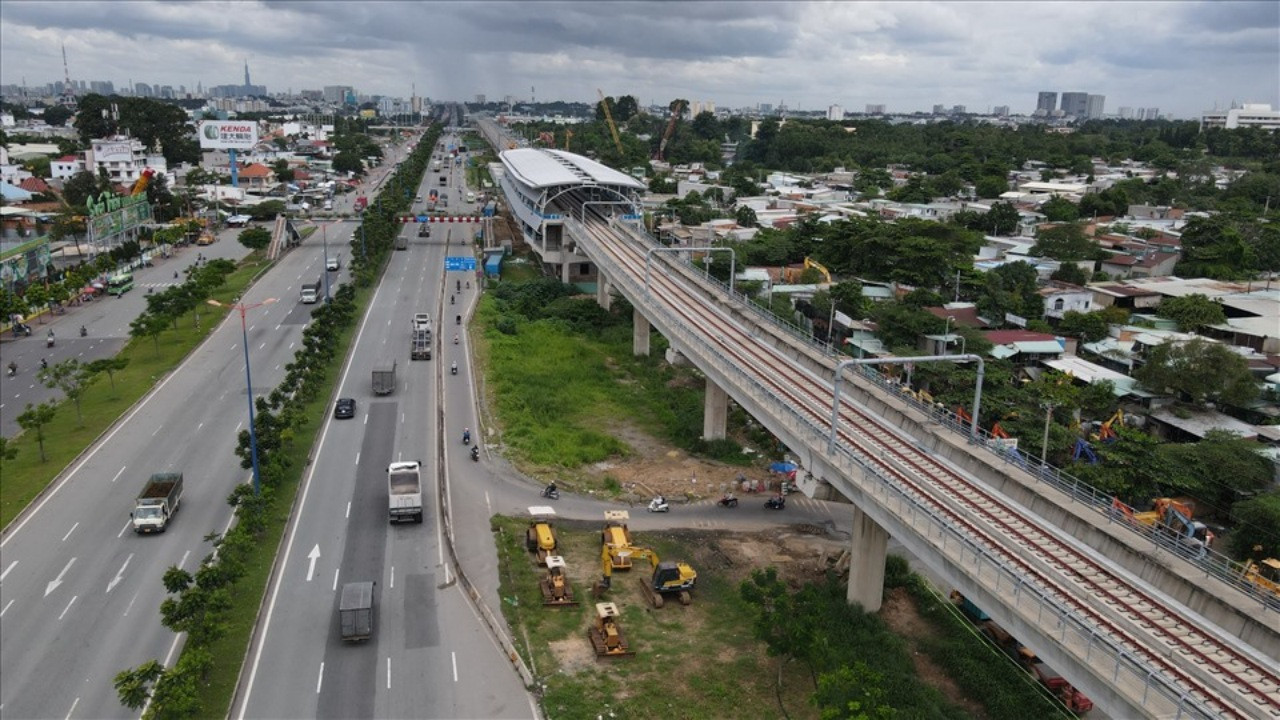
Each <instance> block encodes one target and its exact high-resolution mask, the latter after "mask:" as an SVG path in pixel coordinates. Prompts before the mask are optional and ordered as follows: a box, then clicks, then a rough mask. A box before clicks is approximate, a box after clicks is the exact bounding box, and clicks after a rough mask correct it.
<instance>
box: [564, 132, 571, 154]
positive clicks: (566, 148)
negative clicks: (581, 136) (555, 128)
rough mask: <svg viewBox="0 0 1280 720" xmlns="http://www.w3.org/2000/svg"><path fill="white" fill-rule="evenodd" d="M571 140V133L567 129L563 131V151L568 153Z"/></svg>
mask: <svg viewBox="0 0 1280 720" xmlns="http://www.w3.org/2000/svg"><path fill="white" fill-rule="evenodd" d="M571 140H573V131H572V130H570V129H569V128H565V129H564V151H565V152H569V141H571Z"/></svg>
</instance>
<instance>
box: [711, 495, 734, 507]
mask: <svg viewBox="0 0 1280 720" xmlns="http://www.w3.org/2000/svg"><path fill="white" fill-rule="evenodd" d="M716 504H717V505H719V506H720V507H727V508H736V507H738V498H736V497H734V496H732V495H725V496H724V497H722V498H720V500H719V501H718V502H716Z"/></svg>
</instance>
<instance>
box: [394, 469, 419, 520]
mask: <svg viewBox="0 0 1280 720" xmlns="http://www.w3.org/2000/svg"><path fill="white" fill-rule="evenodd" d="M387 504H388V509H389V510H390V515H391V522H393V523H394V522H400V521H402V520H412V521H414V522H416V523H420V522H422V463H420V462H417V461H416V460H414V461H407V462H394V463H391V465H390V466H389V467H387Z"/></svg>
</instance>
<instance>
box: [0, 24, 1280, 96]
mask: <svg viewBox="0 0 1280 720" xmlns="http://www.w3.org/2000/svg"><path fill="white" fill-rule="evenodd" d="M63 42H65V43H66V48H67V60H68V63H69V66H70V73H71V77H72V78H73V79H75V80H110V81H112V82H114V83H115V86H116V88H122V87H127V86H128V83H129V82H130V81H134V82H147V83H150V84H153V85H172V86H174V87H175V88H177V87H178V86H179V85H185V86H187V88H189V89H194V88H195V86H196V83H197V82H202V83H204V85H205V87H208V86H211V85H221V84H240V83H242V82H243V74H244V62H245V61H246V60H247V61H248V63H249V69H250V71H251V73H252V80H253V83H254V84H257V85H266V86H267V89H268V91H270V92H280V91H285V90H288V89H292V90H294V91H295V92H296V91H298V90H300V89H304V88H305V89H319V88H320V87H321V86H323V85H351V86H353V87H355V88H356V91H357V92H358V93H361V94H386V95H396V96H401V97H408V96H409V95H410V94H411V93H412V89H413V85H414V84H415V83H416V86H417V92H418V94H419V95H424V96H427V97H430V98H432V99H458V100H470V99H472V98H474V96H475V95H476V94H478V93H483V94H485V95H486V96H487V97H488V98H490V99H494V98H498V99H500V98H502V97H504V96H507V95H511V96H513V97H515V98H519V99H528V98H529V97H530V95H531V94H533V95H534V96H535V97H536V98H537V99H563V100H580V101H594V100H595V97H596V88H602V89H603V90H604V92H605V94H606V95H623V94H631V95H635V96H636V97H637V98H638V99H639V100H640V101H641V102H642V103H649V102H650V101H653V102H658V103H662V104H665V103H667V102H669V101H670V100H671V99H673V98H676V97H683V98H686V99H689V100H709V101H712V102H714V103H715V104H716V105H717V106H719V107H725V106H729V107H742V106H754V105H756V104H758V103H762V102H764V103H772V104H774V105H777V104H778V103H780V102H785V103H786V105H788V106H789V107H792V108H800V109H819V108H826V107H827V106H828V105H832V104H838V105H841V106H843V107H844V108H845V109H846V110H850V111H861V110H863V108H864V106H865V105H866V104H868V103H876V104H884V105H885V106H887V109H888V110H889V111H890V112H892V111H913V110H928V109H931V108H932V107H933V105H934V104H935V103H941V104H944V105H946V106H948V107H950V106H952V105H965V106H967V108H968V109H969V110H970V111H986V110H987V109H989V108H990V107H991V106H994V105H1009V106H1010V108H1011V109H1012V111H1013V112H1015V113H1017V112H1030V111H1032V110H1033V109H1034V108H1035V100H1036V92H1037V91H1040V90H1053V91H1057V92H1063V91H1080V92H1088V93H1097V94H1102V95H1105V96H1106V111H1107V112H1108V113H1114V112H1116V110H1117V109H1118V108H1119V107H1121V106H1131V107H1159V108H1160V109H1161V112H1162V113H1167V114H1173V115H1175V116H1177V117H1184V118H1190V117H1197V116H1198V115H1199V113H1200V111H1202V110H1205V109H1208V108H1212V107H1214V106H1215V104H1216V105H1217V106H1226V105H1227V104H1229V103H1230V102H1232V101H1233V100H1235V101H1239V102H1263V103H1271V104H1272V105H1273V106H1276V107H1278V108H1280V3H1277V2H1274V1H1273V0H1256V1H1248V2H1230V1H1223V2H1184V1H1179V2H1170V3H1160V2H1133V3H1129V2H993V3H976V2H975V3H963V2H886V3H862V2H857V3H855V2H837V3H806V2H774V3H750V2H635V3H632V2H607V1H597V2H566V3H557V2H429V3H416V2H408V1H404V2H340V1H336V0H329V1H322V2H294V1H288V2H285V1H283V0H275V1H266V2H248V1H246V2H229V3H223V2H198V3H178V2H163V3H151V2H47V1H46V2H24V1H22V0H4V1H3V2H0V83H4V84H9V83H13V84H20V83H22V82H24V80H25V82H26V83H28V84H43V83H48V82H54V81H57V80H60V79H62V77H63V72H62V57H61V53H60V43H63ZM531 88H532V89H531Z"/></svg>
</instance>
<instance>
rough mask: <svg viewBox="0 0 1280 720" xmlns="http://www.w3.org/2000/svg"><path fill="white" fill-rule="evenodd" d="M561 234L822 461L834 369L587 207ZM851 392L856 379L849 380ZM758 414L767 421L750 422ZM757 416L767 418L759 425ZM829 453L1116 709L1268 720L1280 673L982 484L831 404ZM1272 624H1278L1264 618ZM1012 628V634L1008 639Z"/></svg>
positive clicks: (897, 526) (1277, 700)
mask: <svg viewBox="0 0 1280 720" xmlns="http://www.w3.org/2000/svg"><path fill="white" fill-rule="evenodd" d="M566 214H567V215H568V216H569V217H570V218H582V221H578V220H575V219H570V220H567V221H566V225H567V227H568V228H569V230H570V234H571V236H572V237H573V238H574V239H575V240H577V242H578V243H579V245H580V246H581V248H582V250H584V251H585V252H586V253H587V254H588V255H589V256H590V257H591V258H592V259H593V261H595V262H596V264H597V266H598V267H599V268H600V270H601V271H602V272H603V273H604V274H605V275H606V276H607V277H608V279H609V282H610V283H611V284H612V285H613V286H615V287H617V288H618V289H619V290H620V291H621V292H622V293H623V295H624V296H626V297H627V298H628V300H630V301H631V302H632V304H633V305H634V306H635V307H636V308H637V310H638V311H639V312H641V313H642V314H643V315H644V316H645V317H646V318H647V319H649V321H650V322H651V323H652V324H653V325H654V326H656V327H658V328H659V330H661V331H662V332H663V334H664V336H666V337H667V338H668V340H669V341H670V342H671V344H672V347H673V348H676V349H677V350H680V351H681V352H683V353H684V354H686V355H688V356H689V357H690V358H691V359H692V360H694V361H695V362H696V363H697V364H698V365H699V367H701V368H702V369H703V370H704V371H707V374H708V377H709V379H714V380H716V381H717V382H719V383H722V387H723V389H724V390H725V391H727V392H728V393H729V394H730V395H731V396H732V397H734V399H735V400H736V401H737V402H739V404H740V405H742V406H743V407H744V408H746V409H747V410H748V411H749V412H753V414H756V416H757V419H760V420H761V421H762V422H764V423H765V424H766V425H767V426H770V429H772V430H775V431H777V430H779V429H781V430H783V432H784V434H785V435H790V436H792V437H789V438H787V439H788V440H796V441H798V442H801V443H803V444H805V445H806V446H807V447H808V448H809V450H810V452H811V454H814V455H826V453H825V449H826V440H827V437H828V434H829V432H830V429H831V415H832V405H833V389H832V387H833V380H834V363H831V364H830V366H829V367H827V368H826V370H827V372H826V373H820V372H814V371H813V370H812V369H811V368H809V367H805V366H802V365H800V364H798V363H796V362H795V361H794V359H793V358H792V357H790V356H788V355H787V354H786V353H784V352H783V351H782V350H781V349H780V348H779V347H778V346H777V345H775V344H773V343H772V342H769V341H767V339H766V336H767V335H768V334H767V333H761V332H759V331H758V330H757V329H755V328H752V327H747V326H745V325H744V324H743V323H742V322H740V321H739V320H738V319H737V318H735V317H733V315H732V314H731V313H729V312H727V311H726V310H725V309H724V306H723V303H724V299H723V298H718V297H715V295H714V293H713V292H712V291H711V290H710V289H709V288H708V287H706V286H704V285H703V284H702V283H700V282H699V279H698V276H697V274H696V273H694V272H693V271H692V270H691V269H690V268H689V267H688V266H687V265H685V264H683V263H680V262H678V261H673V260H671V259H669V258H668V257H667V256H666V255H661V254H655V255H653V256H652V257H651V258H649V260H648V261H649V262H651V263H652V265H653V266H654V267H655V271H654V272H652V273H651V274H650V281H649V287H648V289H646V288H645V285H644V283H645V276H646V272H645V270H646V267H645V266H646V253H647V252H648V250H650V249H651V248H653V247H656V245H648V246H646V245H645V244H644V243H642V242H640V241H639V240H638V239H637V238H636V237H635V236H634V235H633V234H632V233H627V232H620V231H618V230H615V229H614V228H612V227H611V226H610V225H609V223H608V222H607V221H606V220H605V219H604V218H602V217H600V216H599V215H598V213H597V212H595V211H593V210H591V209H590V208H583V207H581V206H579V207H573V206H572V205H571V206H570V207H569V208H568V212H567V213H566ZM853 382H855V383H856V382H858V380H857V379H856V378H855V379H854V380H853ZM761 415H764V416H765V417H761ZM769 415H772V417H771V418H770V417H769ZM838 416H839V418H840V420H839V422H838V423H837V429H838V432H837V438H838V442H837V448H836V452H835V453H834V454H833V455H831V456H828V457H825V458H824V461H825V462H826V463H827V464H829V465H830V466H831V467H832V468H833V469H836V470H838V471H839V472H840V474H841V475H843V479H842V480H841V483H842V484H840V483H837V487H838V488H840V489H841V490H842V492H844V493H846V494H847V495H848V496H849V497H850V498H851V499H853V500H854V501H855V502H856V503H858V504H859V505H860V506H865V505H866V504H867V503H868V502H872V503H876V504H878V507H876V508H874V509H873V508H870V507H866V508H865V509H866V511H867V512H868V514H869V515H871V516H873V517H875V518H876V519H877V521H878V522H880V521H881V520H883V522H882V525H883V526H884V527H885V528H886V529H887V530H889V531H890V532H892V533H893V534H895V535H900V534H903V533H913V534H915V535H916V537H915V538H913V539H914V540H915V541H917V542H923V543H926V544H928V545H930V546H932V547H933V549H934V551H936V552H937V553H938V554H939V556H945V557H947V558H949V562H952V563H954V564H956V565H957V566H958V567H962V568H964V570H963V572H965V573H966V574H969V575H970V577H971V578H972V579H973V580H975V581H977V582H978V583H981V584H983V585H986V586H989V595H988V596H989V597H992V598H993V599H996V600H998V602H999V603H1000V604H1001V605H1002V607H998V608H993V609H988V612H992V614H994V615H996V616H997V618H999V619H1001V620H1004V619H1005V617H1002V616H1001V615H1002V613H1003V615H1004V616H1006V617H1011V619H1012V624H1013V625H1014V627H1018V626H1019V625H1020V624H1021V625H1025V626H1029V627H1034V628H1036V631H1037V632H1038V634H1039V637H1041V638H1043V639H1044V640H1045V641H1046V642H1042V643H1041V647H1044V646H1045V645H1053V646H1054V647H1052V648H1047V649H1046V650H1042V649H1041V647H1037V648H1036V649H1037V650H1038V651H1040V652H1041V655H1042V656H1047V657H1046V659H1049V660H1050V661H1051V662H1052V661H1053V658H1055V657H1065V658H1066V659H1067V660H1068V661H1069V662H1072V663H1074V666H1075V667H1077V668H1080V669H1081V670H1082V671H1087V672H1088V673H1090V674H1091V675H1092V678H1090V679H1086V680H1085V681H1084V682H1081V681H1080V680H1077V679H1076V678H1072V679H1073V681H1074V682H1075V683H1076V684H1077V685H1078V686H1081V687H1082V688H1083V689H1085V690H1086V692H1089V694H1090V695H1094V696H1095V699H1098V698H1097V693H1098V691H1099V690H1102V691H1104V692H1103V693H1102V694H1103V695H1104V696H1108V697H1109V698H1110V699H1111V702H1109V703H1108V702H1100V704H1101V705H1102V706H1103V707H1104V708H1109V709H1110V711H1111V712H1113V713H1115V714H1119V715H1125V716H1128V715H1132V714H1133V711H1137V712H1141V713H1142V714H1145V715H1149V716H1152V717H1206V718H1208V717H1213V718H1218V717H1222V718H1271V719H1276V718H1280V672H1278V671H1277V662H1276V659H1275V658H1274V657H1268V656H1267V655H1266V654H1265V653H1262V652H1260V651H1258V650H1257V649H1255V648H1253V647H1251V646H1250V645H1248V644H1247V643H1244V642H1243V641H1241V640H1239V639H1238V638H1236V637H1234V636H1232V635H1230V634H1229V633H1226V632H1223V631H1221V630H1220V629H1218V628H1216V627H1214V626H1212V625H1211V624H1209V623H1207V622H1202V621H1199V619H1198V618H1196V616H1195V615H1194V614H1193V613H1192V612H1191V611H1190V610H1188V609H1187V608H1185V607H1182V606H1181V605H1179V604H1177V603H1175V602H1173V601H1172V600H1170V599H1169V598H1168V597H1167V596H1165V595H1164V594H1162V593H1160V592H1158V591H1155V590H1153V589H1152V588H1151V587H1150V586H1149V585H1147V584H1146V583H1145V582H1143V581H1141V580H1140V579H1139V578H1137V577H1135V576H1134V575H1132V574H1131V573H1128V572H1126V571H1125V570H1124V569H1122V568H1120V567H1118V566H1117V565H1116V564H1115V563H1111V562H1108V561H1107V560H1106V559H1105V558H1100V557H1098V556H1097V553H1096V551H1093V550H1092V549H1091V548H1089V547H1087V546H1085V545H1084V544H1083V543H1081V542H1079V541H1077V540H1075V539H1074V538H1071V537H1069V536H1068V535H1067V534H1066V533H1064V532H1063V531H1062V530H1060V529H1059V528H1057V527H1055V526H1053V525H1052V524H1050V523H1046V522H1044V521H1043V520H1042V519H1040V518H1038V517H1036V516H1034V515H1033V514H1032V513H1030V512H1029V511H1028V510H1026V509H1025V508H1024V507H1022V506H1020V505H1018V504H1016V503H1014V502H1012V501H1011V500H1009V499H1008V498H1007V497H1005V496H1004V495H1002V494H1000V493H998V492H995V491H993V490H992V489H991V488H990V487H989V486H987V485H986V484H985V483H983V482H981V481H979V480H976V479H975V478H973V477H970V476H968V475H966V474H965V473H963V472H961V471H959V470H958V469H957V468H955V467H953V466H951V465H949V464H948V463H946V462H944V461H942V460H940V459H939V458H937V457H935V456H933V455H931V454H930V453H928V452H926V451H924V450H922V449H920V447H919V445H918V443H917V441H916V440H915V439H914V438H911V437H909V436H906V435H905V434H903V433H902V432H901V431H900V430H898V429H897V428H895V427H893V426H891V425H889V424H888V423H886V422H885V421H884V420H882V419H881V418H880V417H878V416H876V415H874V414H873V413H871V412H869V411H868V410H866V409H864V408H862V407H860V406H858V405H857V404H856V403H854V402H853V401H852V400H850V399H849V398H848V396H845V395H842V397H841V405H840V407H839V411H838ZM1272 619H1273V620H1274V619H1275V615H1274V614H1272ZM1015 634H1016V633H1015Z"/></svg>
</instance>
